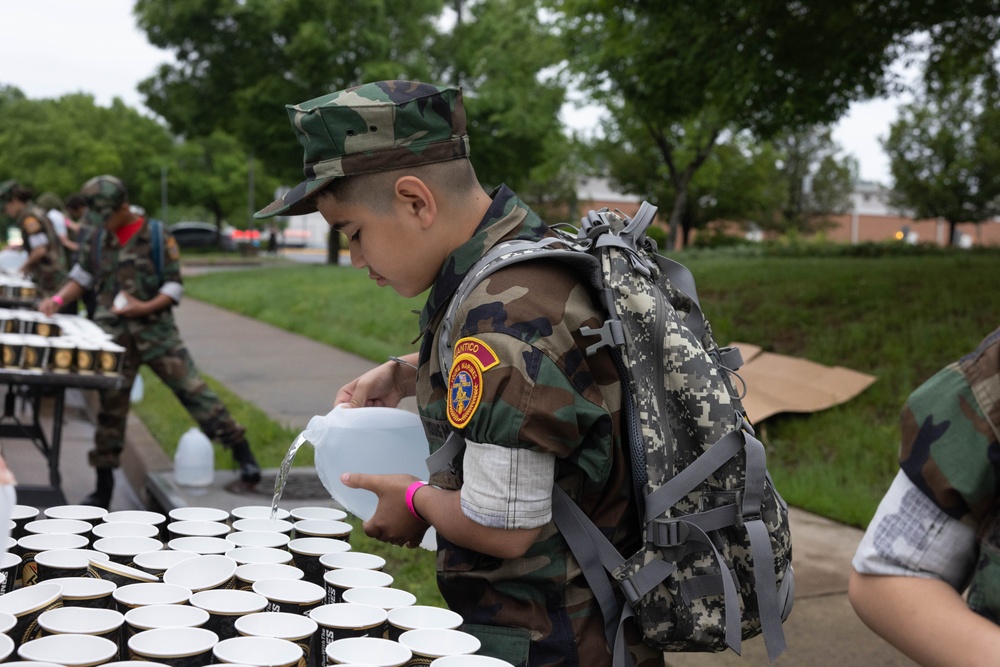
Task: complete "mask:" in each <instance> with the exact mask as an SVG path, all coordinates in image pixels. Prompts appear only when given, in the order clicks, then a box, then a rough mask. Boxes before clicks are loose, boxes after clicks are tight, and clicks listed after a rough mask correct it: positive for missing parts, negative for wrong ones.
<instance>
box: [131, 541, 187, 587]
mask: <svg viewBox="0 0 1000 667" xmlns="http://www.w3.org/2000/svg"><path fill="white" fill-rule="evenodd" d="M197 555H198V554H197V553H195V552H193V551H174V550H172V549H160V550H159V551H147V552H145V553H141V554H136V556H135V558H133V559H132V564H133V565H134V566H135V567H137V568H138V569H140V570H142V571H143V572H147V573H149V574H151V575H153V576H154V577H156V578H157V579H159V580H160V581H163V573H164V572H166V571H167V570H168V569H170V567H171V566H173V565H176V564H177V563H180V562H181V561H185V560H188V559H189V558H194V557H195V556H197Z"/></svg>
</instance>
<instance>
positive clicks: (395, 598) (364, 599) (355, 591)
mask: <svg viewBox="0 0 1000 667" xmlns="http://www.w3.org/2000/svg"><path fill="white" fill-rule="evenodd" d="M344 602H354V603H357V604H370V605H372V606H374V607H381V608H382V609H385V610H386V611H387V612H388V611H392V610H393V609H396V608H397V607H409V606H411V605H414V604H416V602H417V596H416V595H414V594H413V593H411V592H410V591H404V590H402V589H399V588H392V587H386V588H377V587H374V588H373V587H368V586H359V587H358V588H350V589H348V590H346V591H344Z"/></svg>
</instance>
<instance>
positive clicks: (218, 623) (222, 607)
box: [188, 588, 268, 640]
mask: <svg viewBox="0 0 1000 667" xmlns="http://www.w3.org/2000/svg"><path fill="white" fill-rule="evenodd" d="M188 604H190V605H191V606H192V607H198V608H199V609H204V610H205V611H207V612H208V621H207V622H206V623H205V625H204V627H205V628H207V629H209V630H211V631H212V632H214V633H215V634H217V635H219V639H220V640H221V639H229V638H231V637H235V636H236V635H237V634H239V633H237V631H236V620H237V619H239V618H240V617H241V616H245V615H247V614H256V613H258V612H261V611H264V609H265V608H267V605H268V601H267V598H266V597H264V596H263V595H259V594H257V593H254V592H252V591H240V590H235V589H231V588H224V589H215V590H207V591H199V592H197V593H193V594H192V595H191V599H190V600H188Z"/></svg>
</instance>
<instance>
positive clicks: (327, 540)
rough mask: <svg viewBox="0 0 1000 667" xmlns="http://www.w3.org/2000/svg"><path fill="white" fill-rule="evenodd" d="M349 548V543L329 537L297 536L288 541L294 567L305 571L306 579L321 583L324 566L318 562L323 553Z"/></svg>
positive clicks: (337, 551) (339, 551) (320, 584)
mask: <svg viewBox="0 0 1000 667" xmlns="http://www.w3.org/2000/svg"><path fill="white" fill-rule="evenodd" d="M350 550H351V544H350V543H349V542H346V541H344V540H337V539H334V538H331V537H299V538H296V539H294V540H292V541H291V542H289V543H288V551H289V552H291V554H292V561H293V562H294V563H295V567H297V568H299V569H300V570H302V571H303V572H304V573H305V579H306V581H311V582H312V583H314V584H317V585H319V586H322V585H323V575H324V574H325V573H326V568H325V567H323V565H322V564H321V563H320V558H321V557H322V556H323V555H324V554H329V553H343V552H347V551H350Z"/></svg>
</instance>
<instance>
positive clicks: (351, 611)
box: [309, 603, 386, 656]
mask: <svg viewBox="0 0 1000 667" xmlns="http://www.w3.org/2000/svg"><path fill="white" fill-rule="evenodd" d="M309 618H311V619H312V620H314V621H316V623H317V625H319V632H318V637H319V641H318V642H317V644H318V645H317V651H318V652H319V655H321V656H325V655H326V647H327V646H329V645H330V644H332V643H333V642H335V641H337V640H340V639H347V638H348V637H374V638H381V637H382V636H383V635H384V634H385V619H386V611H385V609H380V608H379V607H372V606H370V605H365V604H351V603H341V604H324V605H321V606H319V607H316V608H315V609H313V610H312V611H310V612H309Z"/></svg>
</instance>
